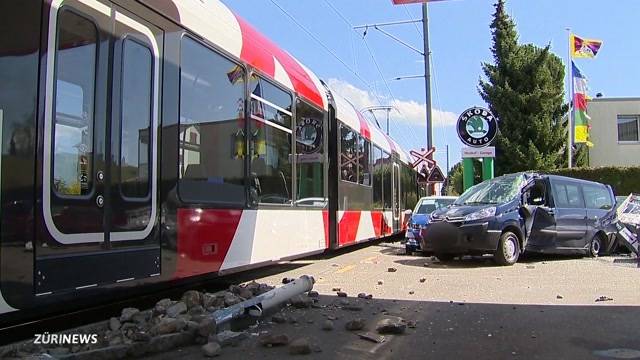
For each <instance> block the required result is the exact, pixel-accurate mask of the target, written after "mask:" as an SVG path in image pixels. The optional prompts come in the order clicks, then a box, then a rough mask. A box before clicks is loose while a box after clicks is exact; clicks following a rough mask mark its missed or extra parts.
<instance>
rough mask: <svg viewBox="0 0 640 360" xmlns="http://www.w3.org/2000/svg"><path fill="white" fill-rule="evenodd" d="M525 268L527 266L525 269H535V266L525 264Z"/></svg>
mask: <svg viewBox="0 0 640 360" xmlns="http://www.w3.org/2000/svg"><path fill="white" fill-rule="evenodd" d="M526 268H527V269H535V268H536V267H535V266H533V265H527V266H526Z"/></svg>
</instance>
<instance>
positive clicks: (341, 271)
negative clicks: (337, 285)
mask: <svg viewBox="0 0 640 360" xmlns="http://www.w3.org/2000/svg"><path fill="white" fill-rule="evenodd" d="M355 267H356V266H355V265H347V266H345V267H343V268H342V269H339V270H338V271H336V274H342V273H346V272H347V271H351V270H353V269H355Z"/></svg>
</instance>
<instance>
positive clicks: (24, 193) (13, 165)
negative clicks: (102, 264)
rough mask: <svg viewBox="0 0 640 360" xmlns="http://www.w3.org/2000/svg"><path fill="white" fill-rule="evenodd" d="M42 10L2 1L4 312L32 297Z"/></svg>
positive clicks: (0, 255) (0, 298)
mask: <svg viewBox="0 0 640 360" xmlns="http://www.w3.org/2000/svg"><path fill="white" fill-rule="evenodd" d="M42 7H43V2H42V1H40V0H25V1H20V2H15V1H3V2H0V28H1V29H2V33H3V34H5V35H4V36H2V37H0V132H1V137H0V141H1V142H2V147H1V149H2V155H1V168H0V183H1V185H2V188H1V193H0V202H1V208H0V216H1V217H2V222H1V223H0V234H1V235H0V313H5V312H10V311H13V310H15V308H18V307H19V306H20V305H21V304H24V303H25V302H27V301H29V300H30V297H31V296H32V292H31V288H32V278H33V240H34V216H35V214H34V204H35V193H34V189H35V183H34V181H35V175H34V169H35V164H36V148H37V144H36V141H37V139H38V137H37V135H36V134H37V120H36V119H37V116H38V113H37V109H38V103H37V101H38V96H37V94H38V62H39V55H40V51H39V49H40V25H41V12H42ZM9 34H10V35H9Z"/></svg>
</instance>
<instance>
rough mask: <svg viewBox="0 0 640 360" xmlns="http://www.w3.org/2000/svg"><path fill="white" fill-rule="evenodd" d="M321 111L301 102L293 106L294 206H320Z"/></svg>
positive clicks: (321, 181)
mask: <svg viewBox="0 0 640 360" xmlns="http://www.w3.org/2000/svg"><path fill="white" fill-rule="evenodd" d="M323 132H324V114H323V113H322V112H321V111H318V110H316V109H315V108H313V107H311V106H310V105H308V104H307V103H305V102H302V101H298V105H297V107H296V177H297V179H298V189H297V200H296V204H297V205H315V204H317V205H321V206H324V204H325V202H326V200H325V194H324V135H323Z"/></svg>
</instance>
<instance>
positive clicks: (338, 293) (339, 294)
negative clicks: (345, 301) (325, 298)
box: [336, 291, 347, 297]
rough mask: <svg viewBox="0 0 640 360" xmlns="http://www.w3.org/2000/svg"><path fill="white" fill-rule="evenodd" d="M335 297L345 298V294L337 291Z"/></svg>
mask: <svg viewBox="0 0 640 360" xmlns="http://www.w3.org/2000/svg"><path fill="white" fill-rule="evenodd" d="M336 295H338V297H347V293H346V292H343V291H338V292H337V293H336Z"/></svg>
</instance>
